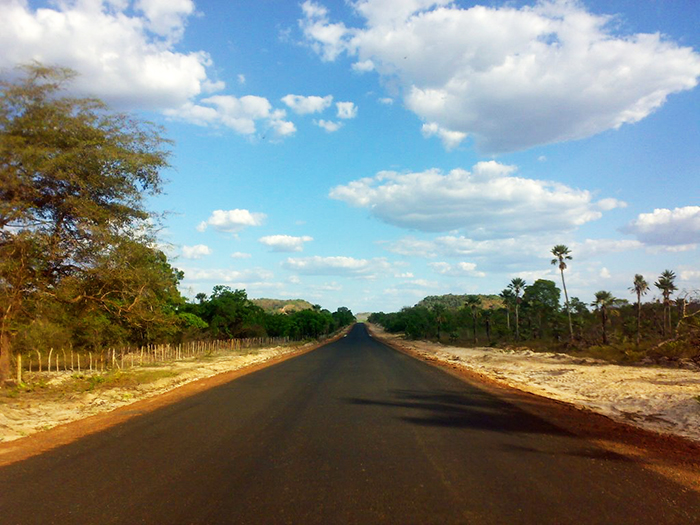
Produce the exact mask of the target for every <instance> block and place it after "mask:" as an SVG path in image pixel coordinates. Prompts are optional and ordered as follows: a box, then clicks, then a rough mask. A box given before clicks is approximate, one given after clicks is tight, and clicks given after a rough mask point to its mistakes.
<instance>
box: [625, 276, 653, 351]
mask: <svg viewBox="0 0 700 525" xmlns="http://www.w3.org/2000/svg"><path fill="white" fill-rule="evenodd" d="M630 291H631V292H632V293H636V294H637V346H639V341H640V339H641V324H642V295H646V293H647V292H648V291H649V283H647V282H646V280H645V279H644V276H643V275H641V274H635V276H634V282H633V284H632V286H631V287H630Z"/></svg>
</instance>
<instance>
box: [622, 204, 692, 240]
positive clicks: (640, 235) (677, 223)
mask: <svg viewBox="0 0 700 525" xmlns="http://www.w3.org/2000/svg"><path fill="white" fill-rule="evenodd" d="M622 231H623V232H624V233H629V234H632V235H634V236H635V237H637V239H638V240H639V241H641V242H643V243H645V244H647V245H650V246H667V247H676V248H678V249H679V250H681V251H684V250H686V249H691V248H693V247H694V246H695V245H697V244H698V243H700V206H685V207H683V208H675V209H673V210H669V209H665V208H657V209H655V210H654V211H653V212H652V213H641V214H639V215H638V216H637V219H636V220H634V221H632V222H630V223H629V224H628V225H627V226H625V227H624V228H622Z"/></svg>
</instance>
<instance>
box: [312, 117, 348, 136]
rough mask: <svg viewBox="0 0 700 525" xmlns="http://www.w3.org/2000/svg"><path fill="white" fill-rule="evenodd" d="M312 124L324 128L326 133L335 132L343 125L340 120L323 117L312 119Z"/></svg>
mask: <svg viewBox="0 0 700 525" xmlns="http://www.w3.org/2000/svg"><path fill="white" fill-rule="evenodd" d="M314 124H316V125H317V126H318V127H319V128H322V129H325V130H326V132H327V133H335V132H336V131H338V130H339V129H340V128H342V127H343V123H342V122H333V121H332V120H323V119H321V120H314Z"/></svg>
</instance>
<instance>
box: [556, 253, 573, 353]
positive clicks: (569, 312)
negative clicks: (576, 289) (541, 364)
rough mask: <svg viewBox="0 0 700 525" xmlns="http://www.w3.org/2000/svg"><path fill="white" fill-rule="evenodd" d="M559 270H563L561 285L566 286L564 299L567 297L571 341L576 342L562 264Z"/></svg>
mask: <svg viewBox="0 0 700 525" xmlns="http://www.w3.org/2000/svg"><path fill="white" fill-rule="evenodd" d="M559 271H560V272H561V286H562V288H564V299H566V313H567V314H568V316H569V338H570V339H571V342H572V343H573V342H574V325H573V324H572V322H571V308H569V294H568V292H567V291H566V282H565V281H564V269H563V268H562V267H561V266H560V267H559Z"/></svg>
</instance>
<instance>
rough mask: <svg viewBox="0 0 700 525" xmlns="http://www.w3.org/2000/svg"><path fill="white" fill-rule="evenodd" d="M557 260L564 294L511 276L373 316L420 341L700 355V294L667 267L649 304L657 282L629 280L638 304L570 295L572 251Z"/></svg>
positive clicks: (556, 252) (604, 295)
mask: <svg viewBox="0 0 700 525" xmlns="http://www.w3.org/2000/svg"><path fill="white" fill-rule="evenodd" d="M551 254H552V255H553V258H552V261H551V262H552V264H553V265H555V266H557V267H558V269H559V270H560V275H561V284H562V288H563V291H564V294H563V299H564V300H563V302H562V289H560V288H559V287H558V286H557V284H556V283H555V282H554V281H551V280H547V279H537V280H536V281H535V282H534V283H532V284H528V283H527V282H526V281H525V280H524V279H522V278H520V277H515V278H513V279H511V281H510V282H509V283H508V285H507V286H506V288H504V289H503V290H502V291H501V292H500V293H499V294H498V296H493V295H491V296H487V295H463V296H455V295H448V296H443V297H439V296H438V297H436V296H433V297H428V298H426V299H425V300H423V301H421V302H420V303H419V304H417V305H416V306H413V307H406V308H403V309H401V310H400V311H399V312H394V313H383V312H379V313H374V314H372V315H371V316H370V317H369V321H370V322H373V323H377V324H379V325H381V326H383V327H384V328H385V329H386V330H387V331H389V332H404V333H405V334H406V336H407V337H410V338H414V339H432V340H436V341H440V342H442V341H445V342H451V343H461V344H474V345H476V344H483V345H495V344H500V343H512V344H526V345H535V346H544V347H559V348H562V349H566V348H573V349H576V348H579V349H580V348H590V347H596V346H611V345H612V346H617V347H618V348H619V349H620V351H621V352H622V353H623V354H625V355H627V356H629V357H631V358H638V357H640V356H641V355H642V354H644V353H649V352H658V353H660V354H663V353H672V354H674V355H677V356H687V357H693V356H697V355H700V294H698V292H683V293H681V294H680V295H679V296H677V297H675V298H674V297H673V295H674V294H675V293H676V292H677V291H678V286H677V285H676V274H675V273H674V272H673V271H671V270H664V271H663V272H662V273H661V274H660V275H659V276H658V278H657V279H656V280H655V281H654V282H653V286H654V288H656V289H657V290H658V291H659V292H660V294H661V299H660V300H656V301H652V302H643V301H642V297H643V296H644V295H646V294H647V293H648V292H649V290H651V285H650V284H649V283H648V282H647V280H646V279H645V278H644V276H642V275H641V274H636V275H635V276H634V278H633V279H632V280H631V282H630V287H629V291H630V294H631V295H632V296H633V298H634V300H633V302H630V301H629V300H628V299H626V298H619V297H615V296H614V295H613V294H612V293H611V292H610V291H607V290H600V291H598V292H596V293H595V294H594V296H593V298H592V299H593V300H592V301H591V302H588V303H587V302H584V301H582V300H581V299H579V298H578V297H569V295H568V291H567V289H566V281H565V276H564V271H565V270H566V269H567V268H568V265H567V262H568V261H571V260H572V255H571V250H570V249H569V248H568V247H567V246H565V245H556V246H555V247H554V248H553V249H552V251H551Z"/></svg>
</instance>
